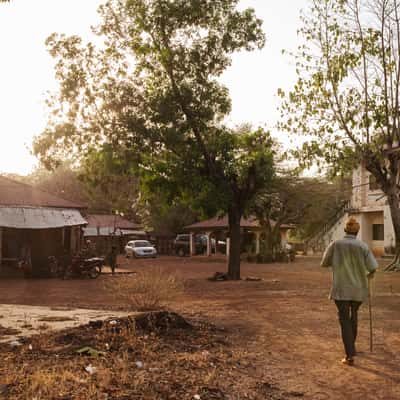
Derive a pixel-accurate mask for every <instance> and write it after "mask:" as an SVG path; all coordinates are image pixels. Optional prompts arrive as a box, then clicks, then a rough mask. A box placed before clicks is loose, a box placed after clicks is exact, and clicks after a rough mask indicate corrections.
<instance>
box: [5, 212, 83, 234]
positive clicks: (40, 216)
mask: <svg viewBox="0 0 400 400" xmlns="http://www.w3.org/2000/svg"><path fill="white" fill-rule="evenodd" d="M85 224H86V220H84V219H83V217H82V215H81V214H80V212H79V211H78V210H73V209H57V208H42V207H0V227H4V228H15V229H48V228H62V227H64V226H78V225H85Z"/></svg>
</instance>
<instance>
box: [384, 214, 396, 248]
mask: <svg viewBox="0 0 400 400" xmlns="http://www.w3.org/2000/svg"><path fill="white" fill-rule="evenodd" d="M383 225H384V231H385V240H384V246H385V249H390V248H391V247H394V246H395V234H394V228H393V222H392V215H391V213H390V208H389V206H384V207H383Z"/></svg>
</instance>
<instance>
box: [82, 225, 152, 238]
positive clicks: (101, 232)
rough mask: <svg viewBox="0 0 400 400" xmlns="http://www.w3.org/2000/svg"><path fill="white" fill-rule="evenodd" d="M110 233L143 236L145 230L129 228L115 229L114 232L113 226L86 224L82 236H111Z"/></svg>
mask: <svg viewBox="0 0 400 400" xmlns="http://www.w3.org/2000/svg"><path fill="white" fill-rule="evenodd" d="M111 235H116V236H124V235H138V236H145V235H146V232H144V231H135V230H130V229H118V228H117V229H116V230H115V233H114V228H113V227H110V226H106V227H99V229H97V228H93V227H90V226H87V227H85V228H83V236H111Z"/></svg>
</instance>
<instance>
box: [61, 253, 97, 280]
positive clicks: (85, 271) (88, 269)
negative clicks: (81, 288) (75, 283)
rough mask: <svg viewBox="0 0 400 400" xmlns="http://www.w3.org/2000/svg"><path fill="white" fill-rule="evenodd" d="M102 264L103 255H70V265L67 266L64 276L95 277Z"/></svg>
mask: <svg viewBox="0 0 400 400" xmlns="http://www.w3.org/2000/svg"><path fill="white" fill-rule="evenodd" d="M103 265H104V258H103V257H91V258H84V257H82V256H74V257H72V262H71V265H70V266H69V267H68V268H67V271H66V277H78V278H79V277H86V278H91V279H96V278H97V277H98V276H99V275H100V274H101V269H102V267H103Z"/></svg>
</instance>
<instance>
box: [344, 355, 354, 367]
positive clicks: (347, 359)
mask: <svg viewBox="0 0 400 400" xmlns="http://www.w3.org/2000/svg"><path fill="white" fill-rule="evenodd" d="M342 364H344V365H349V366H352V365H354V358H353V357H345V358H343V360H342Z"/></svg>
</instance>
